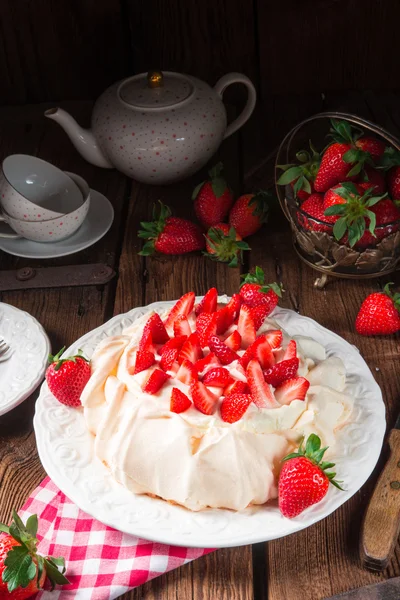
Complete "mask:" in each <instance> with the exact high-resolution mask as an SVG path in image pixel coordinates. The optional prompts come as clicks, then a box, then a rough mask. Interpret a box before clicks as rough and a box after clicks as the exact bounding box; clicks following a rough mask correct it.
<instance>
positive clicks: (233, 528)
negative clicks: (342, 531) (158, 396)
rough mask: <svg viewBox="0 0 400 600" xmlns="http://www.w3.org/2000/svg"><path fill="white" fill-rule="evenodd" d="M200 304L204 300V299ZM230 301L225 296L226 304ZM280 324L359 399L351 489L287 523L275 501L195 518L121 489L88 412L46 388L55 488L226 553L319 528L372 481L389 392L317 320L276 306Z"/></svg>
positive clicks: (113, 324) (344, 450) (102, 515)
mask: <svg viewBox="0 0 400 600" xmlns="http://www.w3.org/2000/svg"><path fill="white" fill-rule="evenodd" d="M200 299H201V298H197V301H199V300H200ZM219 301H220V302H224V301H225V302H226V301H227V298H226V296H225V297H224V296H223V297H220V298H219ZM173 304H174V303H173V302H155V303H154V304H151V305H150V306H147V307H141V308H135V309H134V310H132V311H130V312H129V313H126V314H123V315H118V316H116V317H114V318H113V319H111V320H110V321H108V323H105V324H104V325H101V326H100V327H98V328H97V329H95V330H94V331H91V332H90V333H87V334H86V335H84V336H83V337H82V338H80V339H79V340H78V341H77V342H75V343H74V344H73V345H72V346H71V347H70V348H69V349H68V350H67V351H66V355H70V354H72V353H73V352H76V350H77V349H78V348H81V349H82V350H83V352H84V353H85V355H86V356H88V357H90V356H92V354H93V351H94V349H95V347H96V346H97V344H98V343H99V342H100V340H102V339H104V338H105V337H107V336H113V335H121V331H122V330H123V329H124V328H125V327H128V326H129V325H131V324H132V322H133V321H135V320H136V319H138V318H140V317H141V316H142V315H143V314H145V313H146V312H148V311H151V310H155V311H156V312H159V313H162V312H163V311H165V310H166V309H167V308H170V307H172V306H173ZM273 318H274V319H275V320H276V321H277V322H278V324H279V326H280V327H282V328H284V329H285V330H286V331H287V332H288V334H289V335H290V336H294V335H305V336H310V337H312V338H313V339H315V340H316V341H317V342H319V343H321V344H323V346H324V347H325V348H326V351H327V355H328V356H339V357H340V358H341V359H342V360H343V361H344V363H345V365H346V371H347V380H346V388H345V393H348V394H350V395H352V396H353V397H354V398H355V403H354V409H353V412H352V414H351V417H350V420H349V422H348V423H346V425H344V426H343V427H342V428H341V429H340V430H339V432H338V434H337V446H336V450H335V463H336V466H337V473H338V474H340V479H341V480H342V481H343V487H344V489H345V491H343V492H341V491H339V490H338V489H336V488H334V487H333V486H330V489H329V491H328V494H327V495H326V497H325V498H324V499H323V500H322V502H320V503H319V504H317V505H315V506H312V507H310V508H309V509H307V510H306V511H304V513H302V514H301V515H299V517H297V518H296V519H285V518H284V517H283V516H282V514H281V513H280V512H279V509H278V506H277V504H276V503H275V502H272V503H268V504H266V505H264V506H259V507H252V508H247V509H245V510H243V511H239V512H235V511H231V510H223V509H207V510H203V511H200V512H191V511H190V510H187V509H186V508H183V507H181V506H175V505H172V504H170V503H168V502H165V501H163V500H159V499H156V498H150V497H149V496H139V495H135V494H132V493H131V492H129V491H128V490H127V489H126V488H124V487H122V486H121V485H120V484H118V483H117V482H116V481H115V480H114V479H113V477H112V476H111V473H110V471H109V470H108V469H107V468H106V467H105V466H104V465H103V463H102V462H101V461H100V460H99V459H98V458H97V457H96V456H95V455H94V452H93V439H94V438H93V436H92V435H91V434H90V433H89V431H88V429H87V427H86V424H85V419H84V416H83V410H82V409H74V408H68V407H66V406H62V405H61V404H59V403H58V402H57V400H56V399H55V398H54V396H53V395H52V394H51V392H50V391H49V389H48V387H47V384H46V383H44V384H43V385H42V388H41V392H40V396H39V398H38V400H37V402H36V413H35V419H34V427H35V434H36V441H37V445H38V452H39V456H40V460H41V461H42V464H43V466H44V468H45V469H46V471H47V473H48V475H49V476H50V477H51V478H52V480H53V481H54V483H56V485H58V486H59V487H60V489H61V490H62V491H63V492H64V493H65V494H66V495H67V496H68V498H70V499H71V500H72V501H73V502H75V503H76V504H77V505H78V506H79V507H80V508H81V509H82V510H84V511H85V512H86V513H88V514H89V515H92V516H93V517H94V518H95V519H98V520H99V521H101V522H102V523H106V524H107V525H110V526H111V527H114V528H116V529H120V530H121V531H124V532H126V533H129V534H132V535H137V536H139V537H143V538H145V539H150V540H155V541H157V542H161V543H165V544H174V545H182V546H194V547H200V548H218V547H222V548H226V547H228V546H240V545H242V544H254V543H257V542H263V541H268V540H273V539H275V538H279V537H282V536H285V535H289V534H291V533H295V532H296V531H300V530H301V529H305V528H306V527H309V526H310V525H313V524H314V523H316V522H317V521H320V520H321V519H323V518H325V517H327V516H328V515H329V514H330V513H332V512H333V511H335V510H336V509H337V508H338V507H339V506H341V505H342V504H343V503H344V502H346V501H347V500H349V498H351V496H353V494H355V493H356V492H357V491H358V490H359V489H360V487H361V486H362V485H363V484H364V482H365V481H366V480H367V478H368V477H369V475H370V474H371V472H372V471H373V469H374V466H375V464H376V461H377V460H378V457H379V454H380V451H381V447H382V441H383V436H384V432H385V428H386V421H385V406H384V403H383V400H382V393H381V391H380V389H379V386H378V384H377V383H376V381H375V380H374V377H373V375H372V373H371V371H370V370H369V368H368V366H367V365H366V363H365V362H364V360H363V358H362V357H361V356H360V354H359V352H358V350H357V348H355V347H354V346H352V345H350V344H349V343H348V342H346V341H345V340H344V339H343V338H340V337H339V336H338V335H336V334H335V333H333V332H332V331H329V330H328V329H325V328H324V327H322V326H321V325H319V324H318V323H316V322H315V321H313V320H312V319H309V318H307V317H303V316H300V315H298V314H297V313H295V312H294V311H292V310H287V309H284V308H276V309H275V311H274V313H273Z"/></svg>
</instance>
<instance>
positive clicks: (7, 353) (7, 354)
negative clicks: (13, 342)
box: [0, 338, 11, 362]
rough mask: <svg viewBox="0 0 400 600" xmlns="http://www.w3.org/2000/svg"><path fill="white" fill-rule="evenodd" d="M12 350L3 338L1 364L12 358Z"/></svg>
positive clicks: (0, 343)
mask: <svg viewBox="0 0 400 600" xmlns="http://www.w3.org/2000/svg"><path fill="white" fill-rule="evenodd" d="M10 350H11V348H10V346H9V345H8V344H7V342H6V341H5V340H4V339H3V338H0V362H2V361H3V360H7V359H8V358H10V356H11V352H10Z"/></svg>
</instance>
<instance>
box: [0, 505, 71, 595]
mask: <svg viewBox="0 0 400 600" xmlns="http://www.w3.org/2000/svg"><path fill="white" fill-rule="evenodd" d="M12 515H13V520H12V522H11V525H10V526H9V527H7V525H4V524H3V523H0V531H2V532H3V533H6V534H7V535H10V536H11V537H13V538H14V539H15V540H16V541H17V542H18V543H19V544H20V545H19V546H13V547H12V548H11V550H9V552H8V554H7V556H6V558H5V560H4V566H5V567H6V568H5V569H4V571H3V575H2V580H3V582H4V583H7V589H8V591H9V592H10V593H11V592H13V591H14V590H16V589H17V588H20V587H21V588H26V587H27V586H28V585H29V583H30V582H31V581H32V580H33V579H36V581H37V586H38V587H39V581H40V578H41V575H42V573H43V569H45V570H46V574H47V577H48V578H49V579H50V582H51V584H52V589H53V588H54V584H60V585H64V584H68V583H69V581H68V579H67V578H66V577H65V576H64V573H65V561H64V559H63V558H53V557H49V556H48V557H46V558H44V557H43V556H40V555H39V554H37V544H38V540H37V538H36V535H37V531H38V518H37V515H32V516H30V517H29V519H28V520H27V522H26V525H24V523H23V522H22V520H21V519H20V517H19V516H18V514H17V513H16V511H15V510H14V511H13V513H12ZM35 561H36V562H37V566H36V563H35ZM59 567H60V568H61V572H60V571H59Z"/></svg>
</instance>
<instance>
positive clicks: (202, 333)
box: [196, 313, 217, 348]
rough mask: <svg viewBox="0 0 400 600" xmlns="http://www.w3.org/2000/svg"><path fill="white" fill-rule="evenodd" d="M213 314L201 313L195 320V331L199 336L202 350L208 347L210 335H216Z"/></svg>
mask: <svg viewBox="0 0 400 600" xmlns="http://www.w3.org/2000/svg"><path fill="white" fill-rule="evenodd" d="M214 314H215V313H201V315H199V316H198V317H197V320H196V331H197V334H198V336H199V341H200V345H201V347H202V348H205V347H206V346H208V340H209V337H210V335H215V334H216V333H217V323H216V321H215V318H214Z"/></svg>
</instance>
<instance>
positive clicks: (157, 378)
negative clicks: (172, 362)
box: [142, 369, 170, 394]
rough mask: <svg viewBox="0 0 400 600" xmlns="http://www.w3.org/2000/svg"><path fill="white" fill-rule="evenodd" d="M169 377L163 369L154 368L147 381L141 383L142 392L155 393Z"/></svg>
mask: <svg viewBox="0 0 400 600" xmlns="http://www.w3.org/2000/svg"><path fill="white" fill-rule="evenodd" d="M169 377H170V376H169V375H168V374H167V373H165V371H162V370H161V369H154V371H153V372H152V373H151V375H150V376H149V378H148V379H147V381H146V382H145V383H144V384H143V385H142V390H143V392H146V394H157V392H159V391H160V389H161V388H162V386H163V385H164V383H165V382H166V381H167V379H169Z"/></svg>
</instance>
